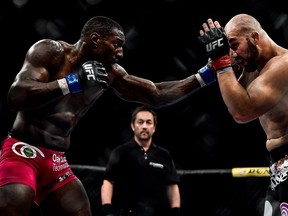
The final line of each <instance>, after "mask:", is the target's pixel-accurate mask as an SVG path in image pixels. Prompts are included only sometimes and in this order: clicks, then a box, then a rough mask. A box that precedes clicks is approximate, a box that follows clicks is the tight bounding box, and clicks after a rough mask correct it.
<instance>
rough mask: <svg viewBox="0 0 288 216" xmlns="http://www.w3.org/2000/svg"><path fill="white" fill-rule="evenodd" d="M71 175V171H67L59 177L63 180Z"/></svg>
mask: <svg viewBox="0 0 288 216" xmlns="http://www.w3.org/2000/svg"><path fill="white" fill-rule="evenodd" d="M69 176H71V173H70V172H66V173H65V174H64V175H62V176H60V177H59V181H60V182H62V181H64V180H65V179H67V178H68V177H69Z"/></svg>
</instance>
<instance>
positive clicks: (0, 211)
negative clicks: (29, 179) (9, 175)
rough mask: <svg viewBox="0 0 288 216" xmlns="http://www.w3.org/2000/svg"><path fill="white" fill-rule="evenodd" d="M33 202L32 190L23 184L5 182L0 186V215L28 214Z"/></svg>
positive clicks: (27, 215)
mask: <svg viewBox="0 0 288 216" xmlns="http://www.w3.org/2000/svg"><path fill="white" fill-rule="evenodd" d="M33 203H34V191H33V189H32V188H31V187H29V186H27V185H23V184H7V185H4V186H1V187H0V215H1V216H29V215H30V211H31V208H32V205H33Z"/></svg>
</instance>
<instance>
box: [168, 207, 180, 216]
mask: <svg viewBox="0 0 288 216" xmlns="http://www.w3.org/2000/svg"><path fill="white" fill-rule="evenodd" d="M180 215H181V214H180V208H178V207H175V208H171V209H170V214H169V216H180Z"/></svg>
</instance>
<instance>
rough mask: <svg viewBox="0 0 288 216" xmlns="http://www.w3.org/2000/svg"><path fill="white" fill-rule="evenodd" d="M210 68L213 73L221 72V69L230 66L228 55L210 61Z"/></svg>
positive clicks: (230, 61)
mask: <svg viewBox="0 0 288 216" xmlns="http://www.w3.org/2000/svg"><path fill="white" fill-rule="evenodd" d="M211 66H212V68H213V70H214V71H217V72H221V71H222V69H225V68H227V67H231V66H232V60H231V57H230V56H229V55H225V56H221V57H219V58H216V59H212V60H211Z"/></svg>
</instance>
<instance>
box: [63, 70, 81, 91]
mask: <svg viewBox="0 0 288 216" xmlns="http://www.w3.org/2000/svg"><path fill="white" fill-rule="evenodd" d="M66 80H67V83H68V86H69V90H70V92H71V93H72V94H74V93H78V92H81V91H82V90H83V89H82V86H81V83H80V78H79V75H78V73H72V74H68V75H67V76H66Z"/></svg>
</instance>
